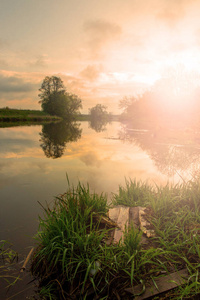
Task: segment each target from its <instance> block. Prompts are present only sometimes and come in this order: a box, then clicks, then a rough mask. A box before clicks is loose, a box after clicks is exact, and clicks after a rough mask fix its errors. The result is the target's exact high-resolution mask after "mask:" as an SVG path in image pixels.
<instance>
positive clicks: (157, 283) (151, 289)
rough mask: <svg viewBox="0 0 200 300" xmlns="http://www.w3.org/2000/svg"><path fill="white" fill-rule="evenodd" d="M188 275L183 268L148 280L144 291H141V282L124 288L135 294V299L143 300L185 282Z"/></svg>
mask: <svg viewBox="0 0 200 300" xmlns="http://www.w3.org/2000/svg"><path fill="white" fill-rule="evenodd" d="M188 277H189V275H188V271H187V269H183V270H180V271H178V272H174V273H171V274H169V275H167V276H163V277H157V278H154V280H150V281H149V282H148V284H147V285H146V286H145V291H144V293H142V291H143V285H142V284H139V285H137V286H135V287H133V288H127V289H125V291H126V292H128V293H131V294H133V295H135V298H134V299H135V300H144V299H147V298H149V297H152V296H156V295H159V294H161V293H163V292H167V291H169V290H171V289H174V288H176V287H177V286H179V285H182V284H184V283H186V282H187V278H188ZM140 294H141V295H140ZM137 295H139V296H137Z"/></svg>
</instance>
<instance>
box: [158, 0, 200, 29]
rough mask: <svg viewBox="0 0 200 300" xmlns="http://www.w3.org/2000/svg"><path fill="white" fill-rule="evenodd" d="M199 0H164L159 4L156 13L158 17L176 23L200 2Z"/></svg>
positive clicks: (169, 23) (170, 23) (172, 23)
mask: <svg viewBox="0 0 200 300" xmlns="http://www.w3.org/2000/svg"><path fill="white" fill-rule="evenodd" d="M198 2H199V1H198V0H191V1H188V0H175V1H169V0H163V1H160V2H159V3H158V4H159V5H158V4H157V5H158V7H160V9H159V10H158V11H157V13H156V17H157V18H158V19H161V20H163V21H165V22H166V23H167V24H168V25H175V23H177V22H178V21H180V20H181V19H183V18H184V17H185V15H186V14H187V13H188V11H189V10H190V9H191V8H192V7H193V5H194V6H195V4H198Z"/></svg>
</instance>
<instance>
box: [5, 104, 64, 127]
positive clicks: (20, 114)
mask: <svg viewBox="0 0 200 300" xmlns="http://www.w3.org/2000/svg"><path fill="white" fill-rule="evenodd" d="M55 120H60V118H59V117H57V116H50V115H48V114H47V113H45V112H43V111H40V110H29V109H12V108H0V123H4V124H5V123H15V122H17V123H19V122H20V123H24V122H26V123H28V122H43V121H44V122H45V121H55Z"/></svg>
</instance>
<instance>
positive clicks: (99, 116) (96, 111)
mask: <svg viewBox="0 0 200 300" xmlns="http://www.w3.org/2000/svg"><path fill="white" fill-rule="evenodd" d="M106 109H107V107H106V106H104V105H102V104H97V105H96V106H94V107H92V108H90V109H89V114H90V127H91V128H92V129H94V130H95V131H97V132H100V131H103V130H105V127H106V125H107V123H108V122H109V120H110V114H109V113H108V112H107V111H106Z"/></svg>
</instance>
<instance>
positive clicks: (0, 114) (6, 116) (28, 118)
mask: <svg viewBox="0 0 200 300" xmlns="http://www.w3.org/2000/svg"><path fill="white" fill-rule="evenodd" d="M60 120H62V118H61V117H58V116H51V115H49V114H47V113H45V112H44V111H41V110H29V109H13V108H0V127H11V126H16V125H17V126H20V125H30V124H42V123H46V122H52V121H60ZM73 121H90V115H87V114H78V115H76V116H74V117H73ZM109 121H119V116H118V115H111V116H110V117H109Z"/></svg>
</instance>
